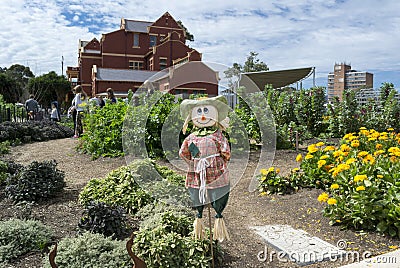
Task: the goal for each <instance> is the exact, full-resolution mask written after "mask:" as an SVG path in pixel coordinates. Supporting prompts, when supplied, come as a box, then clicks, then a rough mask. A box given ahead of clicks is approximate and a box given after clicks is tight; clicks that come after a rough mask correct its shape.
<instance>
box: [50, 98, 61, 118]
mask: <svg viewBox="0 0 400 268" xmlns="http://www.w3.org/2000/svg"><path fill="white" fill-rule="evenodd" d="M50 120H51V121H54V122H60V114H59V112H58V109H57V106H56V104H55V103H54V102H52V103H51V114H50Z"/></svg>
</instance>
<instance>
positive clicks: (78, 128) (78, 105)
mask: <svg viewBox="0 0 400 268" xmlns="http://www.w3.org/2000/svg"><path fill="white" fill-rule="evenodd" d="M74 91H75V97H74V99H73V100H72V113H74V112H76V118H75V124H74V133H75V135H74V138H78V137H79V136H81V135H82V133H83V126H82V117H83V112H84V107H85V106H86V101H87V99H88V96H87V94H86V92H85V91H83V90H82V87H81V86H80V85H77V86H76V87H75V88H74ZM72 118H74V116H72Z"/></svg>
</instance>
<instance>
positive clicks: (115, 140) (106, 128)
mask: <svg viewBox="0 0 400 268" xmlns="http://www.w3.org/2000/svg"><path fill="white" fill-rule="evenodd" d="M127 107H128V105H127V104H126V103H125V102H124V101H119V102H117V103H116V104H112V105H111V104H109V105H105V106H104V107H103V108H101V109H100V108H98V109H93V110H91V112H90V113H87V114H85V119H84V122H83V124H84V129H85V132H84V133H83V135H82V138H81V140H82V143H81V144H80V145H79V150H81V151H82V152H84V153H87V154H90V155H92V158H93V159H96V158H99V157H100V156H105V157H118V156H123V155H124V152H123V148H122V126H123V123H124V118H125V114H126V110H127Z"/></svg>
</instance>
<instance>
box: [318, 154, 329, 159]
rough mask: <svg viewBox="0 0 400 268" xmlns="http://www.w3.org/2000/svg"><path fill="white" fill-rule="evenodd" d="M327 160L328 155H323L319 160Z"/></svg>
mask: <svg viewBox="0 0 400 268" xmlns="http://www.w3.org/2000/svg"><path fill="white" fill-rule="evenodd" d="M327 158H329V155H326V154H324V155H323V156H321V157H320V158H319V159H321V160H324V159H327Z"/></svg>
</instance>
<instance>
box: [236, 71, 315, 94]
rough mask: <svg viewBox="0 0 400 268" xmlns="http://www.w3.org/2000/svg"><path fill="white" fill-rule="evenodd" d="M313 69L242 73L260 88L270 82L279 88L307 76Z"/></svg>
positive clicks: (262, 88)
mask: <svg viewBox="0 0 400 268" xmlns="http://www.w3.org/2000/svg"><path fill="white" fill-rule="evenodd" d="M313 71H314V67H307V68H299V69H288V70H279V71H261V72H250V73H242V74H241V75H245V76H247V77H248V78H250V79H251V80H252V81H253V82H254V83H255V84H256V85H257V87H258V88H259V89H260V90H264V87H265V85H267V84H272V87H273V88H281V87H285V86H288V85H291V84H294V83H296V82H299V81H301V80H304V79H306V78H307V77H309V76H310V75H311V74H312V73H313Z"/></svg>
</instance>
